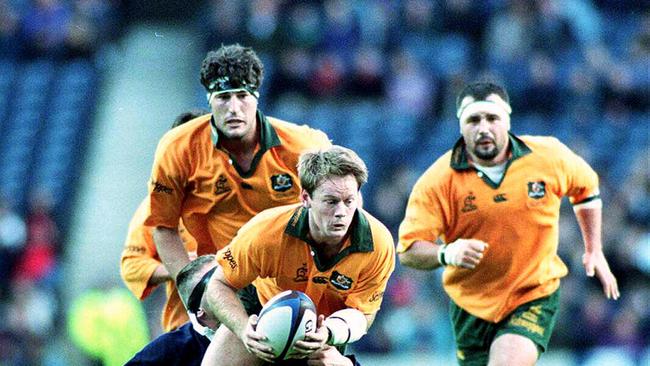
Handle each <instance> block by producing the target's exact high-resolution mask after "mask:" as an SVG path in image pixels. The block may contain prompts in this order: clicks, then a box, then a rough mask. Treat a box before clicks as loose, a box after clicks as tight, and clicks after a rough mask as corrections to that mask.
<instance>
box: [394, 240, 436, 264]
mask: <svg viewBox="0 0 650 366" xmlns="http://www.w3.org/2000/svg"><path fill="white" fill-rule="evenodd" d="M441 247H442V245H437V244H434V243H432V242H430V241H425V240H418V241H415V242H414V243H413V244H411V246H410V247H409V248H408V249H407V250H406V251H405V252H403V253H398V258H399V261H400V263H401V264H402V265H404V266H406V267H411V268H415V269H422V270H428V269H435V268H438V267H440V266H442V264H441V263H440V262H439V261H438V251H439V250H440V248H441Z"/></svg>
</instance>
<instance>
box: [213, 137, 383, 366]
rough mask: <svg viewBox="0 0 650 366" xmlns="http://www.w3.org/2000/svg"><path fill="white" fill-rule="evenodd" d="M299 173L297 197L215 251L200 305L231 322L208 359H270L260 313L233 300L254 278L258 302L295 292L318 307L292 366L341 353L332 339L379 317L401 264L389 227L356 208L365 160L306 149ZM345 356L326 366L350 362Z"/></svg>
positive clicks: (348, 338)
mask: <svg viewBox="0 0 650 366" xmlns="http://www.w3.org/2000/svg"><path fill="white" fill-rule="evenodd" d="M298 174H299V177H300V183H301V186H302V192H301V195H300V198H301V201H302V202H301V203H299V204H293V205H288V206H282V207H277V208H272V209H268V210H265V211H263V212H261V213H259V214H258V215H256V216H255V217H254V218H252V219H251V220H250V221H249V222H248V223H246V224H245V225H244V226H242V228H241V229H240V230H239V232H238V233H237V235H236V236H235V237H234V238H233V240H232V241H231V242H230V244H229V245H228V246H226V247H225V248H223V249H221V250H220V251H219V252H218V253H217V262H218V263H219V265H218V266H217V269H216V271H215V272H214V274H213V275H212V278H211V280H210V282H209V284H208V289H207V292H206V296H205V297H204V300H203V304H202V305H203V306H204V308H205V309H206V310H207V311H209V312H213V313H214V314H215V315H216V317H217V318H218V319H219V320H220V321H221V322H222V324H223V325H225V327H224V326H223V325H222V326H221V327H220V328H219V329H218V330H217V332H216V334H215V335H214V338H213V340H212V343H211V344H210V346H209V348H208V351H207V352H206V355H205V358H204V360H203V365H220V366H224V365H263V364H265V362H266V361H268V362H273V361H274V359H273V357H274V356H273V353H272V352H271V349H270V347H269V346H268V345H266V344H265V343H264V336H263V335H262V334H259V333H257V332H256V331H255V325H256V323H257V315H251V316H250V317H249V316H248V315H247V314H246V311H245V310H244V306H243V305H242V303H241V301H240V299H239V298H238V297H237V291H238V290H239V289H242V288H244V287H246V286H247V285H248V284H250V283H254V284H255V287H256V288H257V294H258V296H259V300H260V301H261V303H262V304H263V303H265V302H266V301H268V300H269V299H270V298H272V297H273V296H274V295H276V294H278V293H280V292H282V291H285V290H297V291H302V292H304V293H306V294H307V295H308V296H309V297H310V298H311V299H312V301H313V302H314V304H315V305H316V309H317V312H318V314H319V317H318V321H317V323H318V324H317V327H316V328H317V329H316V331H315V332H313V333H310V334H309V335H308V336H307V337H306V338H305V340H304V341H299V342H297V343H296V345H295V347H294V348H293V350H292V351H291V352H292V355H293V357H294V358H298V359H300V358H307V360H301V361H299V362H294V363H291V364H292V365H323V364H324V363H322V359H325V358H327V357H328V356H329V355H331V354H333V353H335V352H338V351H337V348H335V347H336V346H345V345H346V344H348V343H351V342H354V341H356V340H358V339H360V338H361V337H362V336H363V335H364V334H366V332H367V330H368V328H370V326H371V325H372V322H373V320H374V319H375V315H376V313H377V311H378V310H379V308H380V305H381V302H382V298H383V294H384V290H385V288H386V283H387V281H388V278H389V277H390V275H391V273H392V272H393V269H394V267H395V249H394V244H393V238H392V235H391V234H390V232H389V230H388V229H387V228H386V227H385V226H384V225H383V224H382V223H381V222H379V221H378V220H377V219H376V218H374V217H373V216H371V215H370V214H369V213H368V212H366V211H364V210H363V209H361V208H360V207H359V206H360V194H359V190H360V188H361V186H362V185H363V184H364V183H365V182H366V181H367V177H368V173H367V168H366V165H365V163H364V162H363V161H362V160H361V159H360V158H359V156H358V155H357V154H356V153H354V152H353V151H352V150H349V149H346V148H343V147H340V146H333V147H331V148H325V149H323V150H319V151H313V152H306V153H303V154H302V155H301V156H300V159H299V163H298ZM332 346H335V347H332ZM339 348H342V347H339ZM226 355H227V356H226ZM339 360H340V361H336V362H330V363H328V364H335V365H351V364H352V362H351V360H350V359H348V358H344V357H342V356H341V357H340V359H339ZM285 364H286V363H285Z"/></svg>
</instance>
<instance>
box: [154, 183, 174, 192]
mask: <svg viewBox="0 0 650 366" xmlns="http://www.w3.org/2000/svg"><path fill="white" fill-rule="evenodd" d="M151 184H153V191H154V192H158V193H167V194H172V192H173V191H174V190H173V189H172V188H169V187H167V186H166V185H164V184H162V183H159V182H154V181H152V182H151Z"/></svg>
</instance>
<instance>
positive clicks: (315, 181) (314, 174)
mask: <svg viewBox="0 0 650 366" xmlns="http://www.w3.org/2000/svg"><path fill="white" fill-rule="evenodd" d="M349 174H352V175H353V176H354V178H355V179H356V181H357V184H358V189H361V186H362V185H364V184H365V183H366V182H367V181H368V168H367V167H366V163H364V162H363V160H361V158H360V157H359V155H357V153H355V152H354V151H352V150H350V149H348V148H345V147H343V146H338V145H334V146H332V147H330V148H327V149H322V150H317V151H307V152H304V153H303V154H302V155H300V159H299V160H298V175H299V176H300V184H301V185H302V188H303V189H304V190H306V191H307V193H309V194H310V195H311V194H312V193H314V190H315V189H316V188H317V187H318V186H319V185H320V184H321V183H322V182H323V181H324V180H325V179H327V178H329V177H332V176H336V177H345V176H347V175H349Z"/></svg>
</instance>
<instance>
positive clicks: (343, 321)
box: [323, 308, 375, 346]
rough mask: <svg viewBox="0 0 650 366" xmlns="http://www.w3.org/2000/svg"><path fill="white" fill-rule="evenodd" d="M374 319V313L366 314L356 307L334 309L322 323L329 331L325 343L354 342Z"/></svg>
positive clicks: (333, 344) (364, 332)
mask: <svg viewBox="0 0 650 366" xmlns="http://www.w3.org/2000/svg"><path fill="white" fill-rule="evenodd" d="M374 321H375V314H371V315H367V314H364V313H362V312H360V311H359V310H357V309H352V308H347V309H342V310H338V311H335V312H334V313H332V314H331V315H330V316H328V317H327V318H326V319H325V321H324V323H323V324H324V325H325V327H327V331H328V333H329V336H328V338H327V344H329V345H331V346H338V345H342V344H348V343H352V342H356V341H358V340H359V339H361V337H363V336H364V335H365V334H366V333H367V332H368V329H369V328H370V325H371V324H372V322H374Z"/></svg>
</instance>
